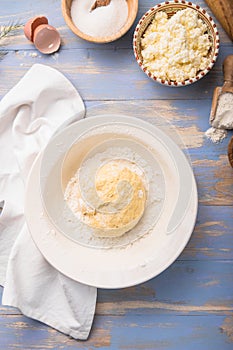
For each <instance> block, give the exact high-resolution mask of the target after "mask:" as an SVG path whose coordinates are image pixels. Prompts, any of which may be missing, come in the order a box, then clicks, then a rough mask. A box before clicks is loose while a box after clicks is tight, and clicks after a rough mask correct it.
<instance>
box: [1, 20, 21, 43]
mask: <svg viewBox="0 0 233 350" xmlns="http://www.w3.org/2000/svg"><path fill="white" fill-rule="evenodd" d="M21 27H22V25H21V24H19V23H15V24H14V23H9V24H8V25H7V26H1V27H0V40H1V39H3V38H6V37H7V36H10V35H14V34H15V32H16V31H18V30H19V29H20V28H21ZM0 45H1V41H0Z"/></svg>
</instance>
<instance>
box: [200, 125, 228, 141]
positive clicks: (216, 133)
mask: <svg viewBox="0 0 233 350" xmlns="http://www.w3.org/2000/svg"><path fill="white" fill-rule="evenodd" d="M205 135H206V137H207V138H208V139H210V140H211V141H212V142H214V143H219V142H221V141H222V140H224V139H225V137H226V136H227V131H226V130H224V129H216V128H213V127H211V128H209V129H208V130H207V131H206V132H205Z"/></svg>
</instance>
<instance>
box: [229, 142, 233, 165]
mask: <svg viewBox="0 0 233 350" xmlns="http://www.w3.org/2000/svg"><path fill="white" fill-rule="evenodd" d="M228 159H229V163H230V165H231V166H232V168H233V136H232V138H231V140H230V142H229V144H228Z"/></svg>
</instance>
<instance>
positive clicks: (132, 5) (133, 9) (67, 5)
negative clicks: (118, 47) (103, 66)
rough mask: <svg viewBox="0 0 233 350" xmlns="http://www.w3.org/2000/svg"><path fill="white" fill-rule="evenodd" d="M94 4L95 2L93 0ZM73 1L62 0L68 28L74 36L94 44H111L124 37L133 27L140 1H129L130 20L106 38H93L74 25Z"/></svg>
mask: <svg viewBox="0 0 233 350" xmlns="http://www.w3.org/2000/svg"><path fill="white" fill-rule="evenodd" d="M93 2H94V0H93ZM71 4H72V0H62V14H63V17H64V19H65V21H66V24H67V25H68V27H69V28H70V29H71V30H72V32H73V33H74V34H76V35H77V36H79V37H80V38H82V39H84V40H87V41H91V42H94V43H109V42H111V41H114V40H117V39H119V38H120V37H122V36H123V35H124V34H125V33H126V32H127V31H128V30H129V29H130V27H131V26H132V25H133V22H134V21H135V18H136V16H137V12H138V0H127V4H128V18H127V21H126V23H125V25H124V26H123V27H122V28H121V29H120V30H119V31H118V32H117V33H115V34H113V35H110V36H104V37H93V36H90V35H87V34H85V33H83V32H81V31H80V30H79V29H78V28H77V27H76V26H75V25H74V23H73V21H72V18H71V14H70V9H71Z"/></svg>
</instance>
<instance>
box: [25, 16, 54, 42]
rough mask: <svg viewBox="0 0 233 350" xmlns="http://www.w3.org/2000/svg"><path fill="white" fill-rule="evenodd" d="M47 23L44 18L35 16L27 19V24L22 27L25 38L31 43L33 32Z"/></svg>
mask: <svg viewBox="0 0 233 350" xmlns="http://www.w3.org/2000/svg"><path fill="white" fill-rule="evenodd" d="M48 23H49V22H48V19H47V18H46V17H45V16H36V17H33V18H31V19H29V21H27V23H26V24H25V26H24V34H25V36H26V38H27V39H28V40H30V41H33V37H34V32H35V30H36V28H37V27H38V26H40V25H42V24H48Z"/></svg>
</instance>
